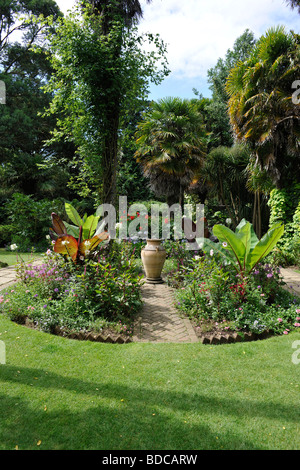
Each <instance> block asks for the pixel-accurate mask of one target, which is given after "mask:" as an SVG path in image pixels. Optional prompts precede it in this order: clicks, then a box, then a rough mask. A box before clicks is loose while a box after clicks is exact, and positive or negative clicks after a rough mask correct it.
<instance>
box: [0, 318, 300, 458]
mask: <svg viewBox="0 0 300 470" xmlns="http://www.w3.org/2000/svg"><path fill="white" fill-rule="evenodd" d="M0 333H1V336H0V340H2V341H4V343H5V346H6V364H2V365H1V364H0V384H1V385H0V386H1V388H0V393H1V399H0V416H1V418H0V449H1V450H10V449H11V450H13V449H15V448H18V449H20V450H32V449H42V450H46V449H50V450H56V449H59V450H62V449H65V450H68V449H79V450H80V449H84V450H89V449H94V450H118V449H122V450H127V449H128V450H201V449H207V450H208V449H232V450H237V449H249V450H252V449H272V450H273V449H294V450H295V449H297V450H299V449H300V432H299V431H300V430H299V426H300V424H299V418H300V405H299V391H300V363H299V364H295V363H293V361H292V354H293V353H295V352H296V350H295V349H293V348H292V345H293V342H294V341H299V340H300V334H299V333H297V332H294V333H291V334H289V335H284V336H281V337H274V338H270V339H267V340H264V341H258V342H251V343H237V344H228V345H219V346H210V345H202V344H200V343H197V344H145V343H144V344H142V343H131V344H127V345H113V344H102V343H92V342H79V341H76V340H68V339H66V338H61V337H56V336H52V335H49V334H47V333H43V332H38V331H35V330H30V329H28V328H26V327H24V326H20V325H16V324H14V323H12V322H11V321H9V320H6V319H3V317H0ZM298 348H299V346H298ZM299 358H300V354H299ZM294 362H295V361H294ZM296 362H297V361H296Z"/></svg>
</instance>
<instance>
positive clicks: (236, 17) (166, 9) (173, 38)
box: [56, 0, 300, 101]
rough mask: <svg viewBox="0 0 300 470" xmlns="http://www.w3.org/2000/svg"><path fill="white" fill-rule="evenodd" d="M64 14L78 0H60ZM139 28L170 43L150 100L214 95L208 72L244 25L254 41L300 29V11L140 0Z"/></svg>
mask: <svg viewBox="0 0 300 470" xmlns="http://www.w3.org/2000/svg"><path fill="white" fill-rule="evenodd" d="M56 2H57V4H58V5H59V7H60V9H61V10H62V11H63V12H64V13H65V14H66V13H67V11H68V9H71V8H72V7H73V6H74V4H75V0H56ZM140 3H141V6H142V8H143V13H144V14H143V19H142V20H141V21H140V23H139V30H140V31H141V33H142V32H150V33H153V34H159V35H160V37H161V39H162V40H163V41H164V42H165V43H166V44H167V59H168V62H169V69H170V70H171V73H170V75H169V76H168V77H167V78H165V79H164V81H163V82H162V84H160V85H157V86H155V85H151V86H150V94H149V99H152V100H155V101H156V100H158V99H161V98H165V97H167V96H174V97H175V96H176V97H179V98H193V97H195V95H194V92H193V89H194V88H195V89H197V90H198V91H199V92H200V93H201V94H202V95H203V96H204V97H210V96H211V91H210V90H209V83H208V81H207V71H208V70H209V69H210V68H211V67H214V66H215V65H216V63H217V61H218V59H219V58H224V57H225V55H226V52H227V50H228V49H232V48H233V45H234V42H235V40H236V39H237V38H238V37H239V36H241V34H243V32H244V31H245V30H246V29H249V30H250V31H252V32H253V33H254V36H255V38H256V39H258V38H259V37H260V36H261V35H263V34H264V33H265V32H266V31H267V29H269V28H270V27H274V26H277V25H283V26H285V28H286V30H287V31H289V30H294V31H295V32H296V33H299V32H300V31H299V30H300V15H299V14H298V13H297V11H296V10H291V9H290V7H288V5H287V4H286V3H285V1H284V0H185V1H182V0H152V2H151V3H150V4H148V3H147V2H146V0H140Z"/></svg>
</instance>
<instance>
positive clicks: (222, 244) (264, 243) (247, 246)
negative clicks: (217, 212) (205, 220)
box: [197, 219, 284, 278]
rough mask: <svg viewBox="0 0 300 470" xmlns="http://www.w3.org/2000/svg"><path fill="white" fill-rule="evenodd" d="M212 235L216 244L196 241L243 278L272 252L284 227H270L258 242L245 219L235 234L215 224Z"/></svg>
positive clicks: (202, 240)
mask: <svg viewBox="0 0 300 470" xmlns="http://www.w3.org/2000/svg"><path fill="white" fill-rule="evenodd" d="M213 233H214V235H215V236H216V237H217V238H218V240H219V242H218V243H214V242H212V241H211V240H209V239H199V241H198V240H197V241H198V243H199V245H200V246H202V249H203V251H205V252H209V253H211V254H214V252H216V253H219V254H220V255H221V256H222V257H223V258H224V259H225V260H226V262H227V263H229V264H232V265H233V266H234V268H235V269H236V270H237V272H238V274H239V275H240V276H241V277H242V278H244V277H245V276H247V275H248V274H250V273H251V272H252V271H253V269H254V268H255V266H256V265H257V264H258V263H260V262H261V260H262V259H263V258H265V257H266V256H267V255H268V254H269V253H270V252H271V251H272V250H273V248H274V247H275V246H276V244H277V242H278V240H279V239H280V238H281V237H282V235H283V233H284V226H283V225H281V224H280V225H275V226H273V227H271V228H270V229H269V230H268V232H267V233H266V234H265V235H264V236H263V237H262V238H261V239H260V240H259V239H258V237H257V235H256V233H255V231H254V229H253V225H252V224H251V223H250V222H247V221H246V220H245V219H242V221H241V222H240V223H239V225H238V226H237V227H236V229H235V232H233V231H232V230H230V229H229V228H228V227H226V226H225V225H221V224H217V225H215V226H214V227H213Z"/></svg>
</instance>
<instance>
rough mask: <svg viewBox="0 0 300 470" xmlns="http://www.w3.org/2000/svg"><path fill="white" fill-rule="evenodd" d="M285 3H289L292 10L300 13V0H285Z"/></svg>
mask: <svg viewBox="0 0 300 470" xmlns="http://www.w3.org/2000/svg"><path fill="white" fill-rule="evenodd" d="M285 3H287V4H288V5H289V6H290V7H291V8H292V10H293V9H294V8H296V9H298V13H300V0H285Z"/></svg>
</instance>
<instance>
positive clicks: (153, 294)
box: [0, 262, 300, 343]
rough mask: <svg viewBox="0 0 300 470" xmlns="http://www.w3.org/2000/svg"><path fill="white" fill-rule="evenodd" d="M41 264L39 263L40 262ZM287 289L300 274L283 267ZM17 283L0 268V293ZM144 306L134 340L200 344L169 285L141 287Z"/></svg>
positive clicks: (296, 288)
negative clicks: (177, 304)
mask: <svg viewBox="0 0 300 470" xmlns="http://www.w3.org/2000/svg"><path fill="white" fill-rule="evenodd" d="M37 263H39V262H37ZM281 273H282V275H283V277H284V281H285V282H286V289H288V290H290V291H291V292H295V293H297V294H298V295H300V273H299V272H297V271H296V270H295V269H293V268H284V269H283V268H282V269H281ZM15 282H16V276H15V269H14V267H13V266H10V267H7V268H2V269H0V290H3V289H5V288H6V287H9V286H11V285H13V284H14V283H15ZM142 293H143V300H144V306H143V309H142V311H141V315H140V318H139V319H138V321H137V322H136V326H135V330H134V335H133V341H135V342H142V343H195V342H198V341H199V338H197V336H196V334H195V332H194V329H193V327H192V325H191V322H190V321H189V320H188V319H187V318H185V317H182V316H181V315H180V313H179V312H178V310H177V309H176V307H175V303H174V293H173V289H172V288H171V287H169V286H168V285H167V284H166V283H162V284H148V283H145V284H144V285H143V287H142Z"/></svg>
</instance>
